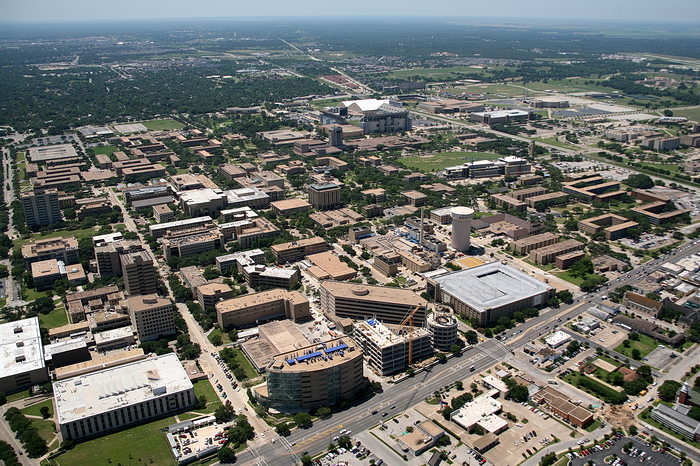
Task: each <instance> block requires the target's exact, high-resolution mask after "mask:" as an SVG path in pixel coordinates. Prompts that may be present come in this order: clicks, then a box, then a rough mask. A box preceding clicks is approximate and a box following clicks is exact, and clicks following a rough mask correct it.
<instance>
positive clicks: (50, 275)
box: [32, 259, 66, 291]
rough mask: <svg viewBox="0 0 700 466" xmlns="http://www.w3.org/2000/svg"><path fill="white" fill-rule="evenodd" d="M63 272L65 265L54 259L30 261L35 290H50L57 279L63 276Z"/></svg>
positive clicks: (64, 271)
mask: <svg viewBox="0 0 700 466" xmlns="http://www.w3.org/2000/svg"><path fill="white" fill-rule="evenodd" d="M65 273H66V267H65V265H64V264H63V262H59V261H57V260H56V259H49V260H46V261H41V262H34V263H32V280H34V288H35V289H36V291H44V290H50V289H51V288H53V284H54V283H55V282H56V281H57V280H60V279H61V278H63V276H64V275H65Z"/></svg>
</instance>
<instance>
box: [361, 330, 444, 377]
mask: <svg viewBox="0 0 700 466" xmlns="http://www.w3.org/2000/svg"><path fill="white" fill-rule="evenodd" d="M353 337H354V338H355V341H356V342H357V346H359V347H360V348H361V349H362V353H363V354H364V356H365V361H366V362H367V365H368V366H369V367H370V369H372V370H373V371H374V372H375V373H377V374H379V375H381V376H385V375H391V374H395V373H397V372H401V371H403V370H404V369H407V368H408V359H409V358H408V355H409V347H411V354H412V362H413V363H416V362H418V361H420V360H421V359H424V358H427V357H430V356H432V354H433V348H432V347H431V345H430V332H429V331H428V330H427V329H425V328H422V327H418V328H416V327H414V328H413V337H412V340H413V343H412V344H411V345H409V335H408V329H407V328H406V329H404V331H403V332H401V333H400V334H397V333H395V330H392V329H390V328H389V327H388V326H385V325H384V324H382V323H381V322H379V321H377V320H375V319H370V320H368V321H366V322H359V323H358V324H356V325H355V330H354V332H353Z"/></svg>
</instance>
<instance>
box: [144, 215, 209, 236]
mask: <svg viewBox="0 0 700 466" xmlns="http://www.w3.org/2000/svg"><path fill="white" fill-rule="evenodd" d="M211 221H212V219H211V217H210V216H208V215H206V216H204V217H195V218H188V219H185V220H177V221H175V222H166V223H158V224H157V225H151V226H149V227H148V228H149V229H150V230H151V233H153V232H154V231H156V230H163V231H165V230H167V229H169V228H180V227H186V226H188V225H196V224H200V223H209V222H211Z"/></svg>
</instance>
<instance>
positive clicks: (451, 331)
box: [427, 308, 457, 351]
mask: <svg viewBox="0 0 700 466" xmlns="http://www.w3.org/2000/svg"><path fill="white" fill-rule="evenodd" d="M427 323H428V330H430V342H431V344H432V345H433V348H434V349H436V350H440V351H450V346H452V345H453V344H455V343H457V318H456V317H455V316H454V313H453V312H452V310H451V309H449V308H444V309H436V310H435V311H433V312H431V313H430V314H428V319H427Z"/></svg>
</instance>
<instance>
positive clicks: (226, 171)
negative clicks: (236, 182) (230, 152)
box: [219, 163, 248, 181]
mask: <svg viewBox="0 0 700 466" xmlns="http://www.w3.org/2000/svg"><path fill="white" fill-rule="evenodd" d="M219 174H220V175H223V177H224V178H226V179H227V180H229V181H231V180H233V179H236V178H245V177H246V176H247V175H248V172H247V171H245V169H243V168H241V167H240V166H238V165H234V164H232V163H225V164H223V165H219Z"/></svg>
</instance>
